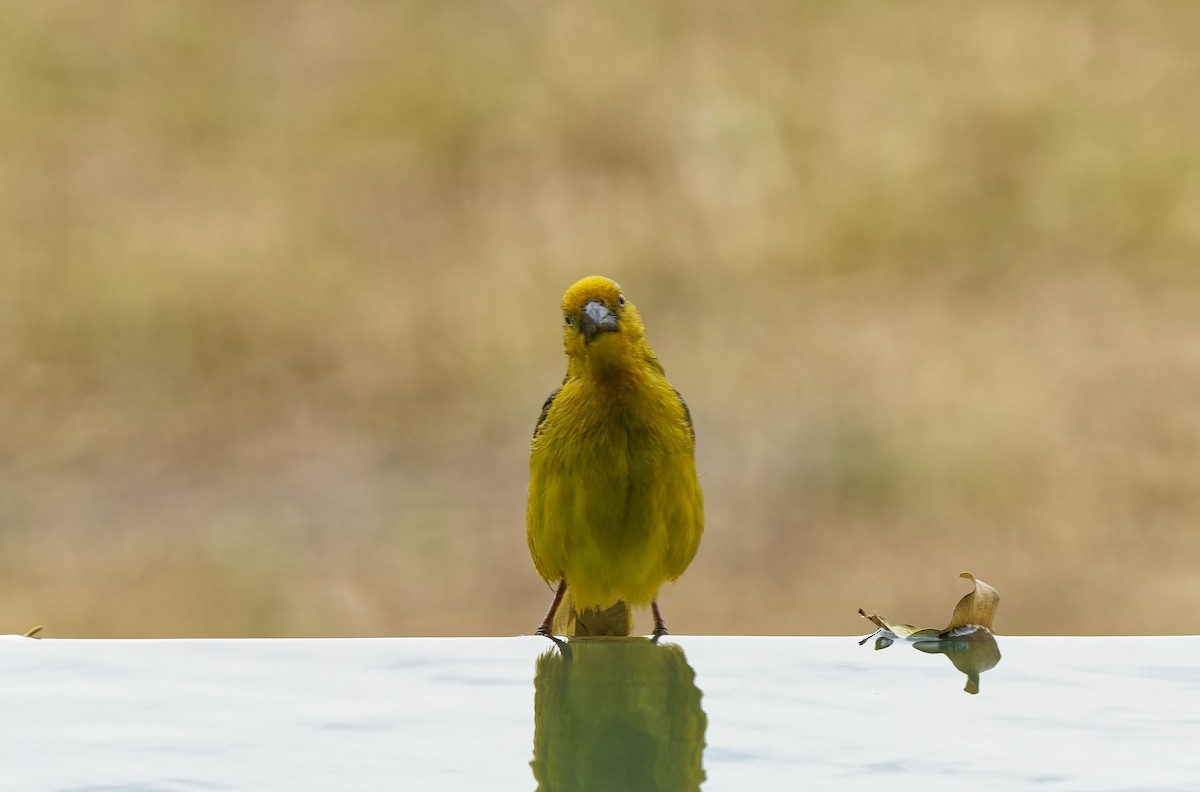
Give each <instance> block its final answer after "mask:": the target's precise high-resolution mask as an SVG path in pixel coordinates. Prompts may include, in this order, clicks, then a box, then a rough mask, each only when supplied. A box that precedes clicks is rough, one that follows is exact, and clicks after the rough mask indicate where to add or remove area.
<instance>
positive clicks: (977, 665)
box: [858, 572, 1000, 694]
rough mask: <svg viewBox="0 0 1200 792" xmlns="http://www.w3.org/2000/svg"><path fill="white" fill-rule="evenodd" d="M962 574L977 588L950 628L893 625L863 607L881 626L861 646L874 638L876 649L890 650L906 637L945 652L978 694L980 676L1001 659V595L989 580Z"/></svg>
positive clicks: (922, 647) (956, 610)
mask: <svg viewBox="0 0 1200 792" xmlns="http://www.w3.org/2000/svg"><path fill="white" fill-rule="evenodd" d="M959 577H961V578H965V579H967V580H970V581H971V582H972V583H974V584H975V588H974V589H972V590H971V591H970V592H969V593H968V594H966V595H965V596H964V597H963V598H962V599H960V600H959V601H958V604H957V605H955V606H954V615H953V616H951V617H950V624H949V625H948V626H947V627H946V629H944V630H934V629H924V630H919V629H917V628H916V627H914V626H912V625H911V624H892V623H890V622H889V621H888V620H887V619H885V618H883V617H882V616H880V615H878V614H876V613H867V612H866V611H864V610H863V609H862V608H859V610H858V613H859V615H860V616H862V617H863V618H864V619H867V620H868V621H870V622H871V623H872V624H874V625H875V626H876V627H878V628H879V629H877V630H876V631H875V632H873V633H872V634H870V635H868V636H867V637H866V638H863V639H862V640H861V641H859V645H860V646H861V645H862V644H865V643H866V642H867V641H869V640H871V639H872V638H874V639H875V648H876V649H886V648H888V647H889V646H891V645H892V644H893V643H895V642H896V641H897V640H900V639H903V640H906V641H910V642H911V643H912V645H913V647H914V648H916V649H920V650H921V651H922V652H926V653H928V654H944V655H946V656H947V657H948V658H950V662H952V663H954V666H955V668H957V669H958V670H959V671H961V672H963V673H964V674H966V676H967V686H966V687H965V688H964V690H966V691H967V692H968V693H972V694H975V693H978V692H979V675H980V674H982V673H983V672H984V671H987V670H988V669H990V668H993V667H994V666H995V665H996V663H998V662H1000V648H999V647H998V646H997V645H996V639H995V638H994V637H993V636H992V622H993V621H995V619H996V608H997V607H998V606H999V605H1000V595H999V594H998V593H997V592H996V589H994V588H992V587H991V586H989V585H988V584H987V583H984V582H983V581H982V580H976V579H975V576H974V575H972V574H971V573H970V572H963V573H962V574H960V575H959Z"/></svg>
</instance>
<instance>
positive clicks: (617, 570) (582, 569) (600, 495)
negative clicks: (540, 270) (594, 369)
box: [527, 350, 704, 607]
mask: <svg viewBox="0 0 1200 792" xmlns="http://www.w3.org/2000/svg"><path fill="white" fill-rule="evenodd" d="M617 352H619V350H614V354H616V353H617ZM620 371H621V373H620V375H619V376H589V375H587V373H586V372H585V373H584V374H583V375H582V376H576V377H568V379H567V380H566V381H565V382H564V383H563V386H562V388H561V389H560V390H559V391H558V393H557V395H556V396H555V397H554V398H553V401H552V402H551V404H550V405H549V408H548V410H547V412H546V416H545V418H544V420H543V421H542V424H541V425H540V426H539V429H538V432H537V433H536V435H535V437H534V440H533V447H532V453H531V456H530V485H529V508H528V524H527V528H528V538H529V547H530V551H531V553H532V555H533V559H534V564H535V565H536V566H537V569H538V572H539V573H540V574H541V575H542V577H543V578H545V579H546V580H547V581H551V582H554V581H557V580H560V579H563V578H565V579H566V580H567V582H568V584H569V585H570V586H571V590H572V592H573V594H574V597H575V602H576V605H577V606H579V607H607V606H609V605H611V604H612V603H614V602H615V601H617V600H619V599H620V600H625V601H626V602H628V603H629V604H631V605H645V604H647V603H649V602H651V601H652V600H653V599H655V597H656V596H657V592H658V589H659V587H660V586H661V585H662V583H664V582H666V581H669V580H674V579H675V578H677V577H678V576H679V575H680V574H682V573H683V571H684V569H686V568H687V565H688V564H689V563H690V562H691V560H692V558H693V556H694V555H695V553H696V549H697V547H698V545H699V542H700V534H701V532H702V530H703V525H704V504H703V496H702V495H701V491H700V484H699V481H698V479H697V476H696V467H695V461H694V452H693V447H694V441H693V438H692V434H691V426H690V422H689V417H688V415H687V411H686V407H684V405H683V402H682V401H681V399H680V398H679V395H678V394H677V393H676V392H675V391H674V389H673V388H672V387H671V386H670V384H669V383H668V382H667V381H666V378H665V377H664V376H663V375H662V373H661V368H659V367H657V363H655V364H654V365H648V364H647V365H641V366H638V367H632V366H627V367H623V368H621V369H620Z"/></svg>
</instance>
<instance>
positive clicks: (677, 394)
mask: <svg viewBox="0 0 1200 792" xmlns="http://www.w3.org/2000/svg"><path fill="white" fill-rule="evenodd" d="M671 390H673V391H675V398H677V399H679V403H680V404H681V405H683V420H684V421H685V422H686V423H687V428H688V432H690V433H691V435H692V447H693V448H694V447H695V446H696V427H695V426H694V425H693V424H692V411H691V410H690V409H688V406H687V402H686V401H684V400H683V394H682V393H680V392H679V390H678V389H677V388H671ZM554 393H558V391H555V392H554ZM554 393H552V394H550V399H553V398H554ZM550 399H547V400H546V406H545V407H544V408H542V417H543V418H545V417H546V410H548V409H550Z"/></svg>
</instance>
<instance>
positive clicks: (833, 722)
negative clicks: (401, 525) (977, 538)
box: [0, 636, 1200, 792]
mask: <svg viewBox="0 0 1200 792" xmlns="http://www.w3.org/2000/svg"><path fill="white" fill-rule="evenodd" d="M998 640H999V645H1000V650H1001V652H1002V654H1003V658H1002V660H1001V661H1000V664H999V665H998V666H997V667H996V668H995V669H993V670H991V671H988V672H986V673H984V674H983V676H982V679H981V684H980V687H981V692H980V693H979V695H977V696H971V695H968V694H966V693H964V692H963V691H962V687H963V684H964V683H965V677H963V675H962V674H960V673H959V672H958V671H957V670H956V669H955V668H954V667H953V666H952V665H951V664H950V663H949V661H948V660H947V659H946V658H945V657H939V656H936V655H926V654H922V653H920V652H917V651H915V650H914V649H913V648H912V647H911V646H908V645H905V644H900V643H898V644H896V645H895V646H892V647H890V648H888V649H885V650H882V651H875V650H873V649H872V648H871V646H870V645H869V644H868V645H867V646H858V645H857V643H856V640H855V639H854V638H849V637H838V638H732V637H731V638H711V637H684V638H676V639H674V642H675V643H678V644H679V645H680V646H681V647H682V648H683V650H684V652H685V653H686V656H687V661H688V663H689V664H690V665H691V667H692V668H693V669H695V671H696V679H695V684H696V686H697V687H699V689H700V690H701V691H702V693H703V698H702V699H701V706H702V708H703V710H704V713H705V714H706V715H707V721H708V726H707V732H706V743H707V747H706V748H705V751H704V769H705V771H706V772H707V775H708V781H707V783H706V784H705V785H704V788H705V789H708V790H724V789H786V788H793V789H794V788H799V787H800V786H807V787H808V788H812V789H867V788H874V787H876V786H878V785H886V786H887V787H888V788H889V789H924V788H928V787H929V785H930V784H937V785H939V786H941V785H947V784H953V785H962V786H963V787H968V786H969V788H970V789H971V790H972V791H973V792H974V791H975V790H988V789H995V790H1014V789H1029V788H1035V787H1036V788H1037V789H1046V790H1133V789H1146V790H1150V789H1153V790H1167V789H1177V790H1197V789H1200V638H1196V637H1173V638H1032V637H1022V638H1014V637H1005V636H1000V637H999V639H998ZM550 647H551V644H550V643H549V642H548V641H546V640H545V639H538V638H502V639H496V638H436V639H434V638H420V639H417V638H396V639H357V640H156V641H83V640H52V639H47V640H42V641H36V640H31V639H24V638H16V637H0V790H13V791H14V792H41V791H42V790H47V791H53V792H66V791H67V790H70V791H71V792H82V791H83V790H88V791H89V792H101V791H102V790H103V791H104V792H115V791H116V790H121V791H122V792H152V791H158V790H164V791H165V790H172V791H173V790H180V791H181V792H182V791H188V792H192V791H194V790H256V791H257V790H360V789H361V790H376V789H488V790H492V789H496V790H502V789H533V788H534V786H535V783H534V779H533V773H532V771H531V769H530V765H529V761H530V759H531V757H532V750H533V729H534V719H533V700H534V682H533V675H534V669H535V663H536V660H537V658H538V656H539V655H541V654H542V653H543V652H545V651H547V649H548V648H550ZM587 781H588V780H587V779H580V782H581V783H580V787H579V788H581V789H588V788H595V787H594V785H592V784H589V783H587ZM592 781H593V782H594V781H595V779H592ZM942 788H947V787H945V786H942Z"/></svg>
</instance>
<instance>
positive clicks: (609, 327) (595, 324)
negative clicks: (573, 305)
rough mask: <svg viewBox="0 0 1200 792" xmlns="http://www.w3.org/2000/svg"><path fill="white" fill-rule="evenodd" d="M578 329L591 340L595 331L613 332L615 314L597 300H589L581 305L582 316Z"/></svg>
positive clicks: (615, 321)
mask: <svg viewBox="0 0 1200 792" xmlns="http://www.w3.org/2000/svg"><path fill="white" fill-rule="evenodd" d="M579 329H580V330H582V331H583V337H584V338H585V339H587V340H588V341H591V340H592V339H593V338H595V337H596V334H597V333H609V332H611V333H615V332H616V331H617V315H616V314H615V313H613V312H612V311H610V310H608V306H607V305H605V304H604V303H602V302H600V301H599V300H589V301H588V304H587V305H585V306H583V317H582V319H581V321H580V326H579Z"/></svg>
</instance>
